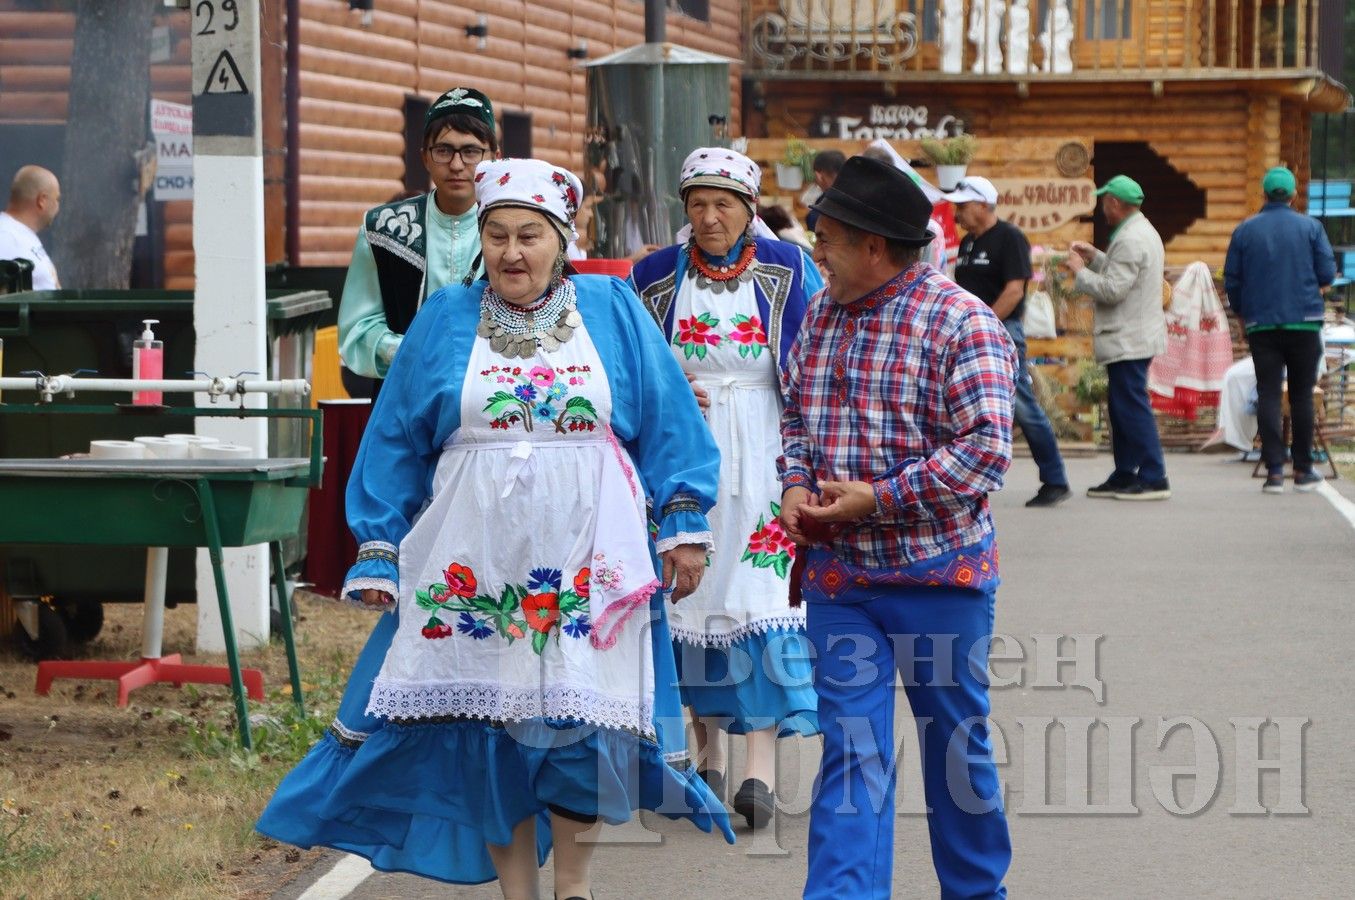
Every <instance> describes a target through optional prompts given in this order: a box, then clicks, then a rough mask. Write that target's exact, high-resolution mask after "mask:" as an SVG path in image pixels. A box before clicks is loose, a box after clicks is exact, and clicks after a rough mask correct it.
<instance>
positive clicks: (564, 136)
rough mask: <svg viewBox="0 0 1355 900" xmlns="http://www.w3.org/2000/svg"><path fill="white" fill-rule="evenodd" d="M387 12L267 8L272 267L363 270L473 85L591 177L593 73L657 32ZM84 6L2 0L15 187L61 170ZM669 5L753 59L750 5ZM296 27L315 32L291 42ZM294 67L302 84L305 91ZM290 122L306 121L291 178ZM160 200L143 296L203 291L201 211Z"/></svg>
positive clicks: (533, 15)
mask: <svg viewBox="0 0 1355 900" xmlns="http://www.w3.org/2000/svg"><path fill="white" fill-rule="evenodd" d="M370 5H372V6H373V7H374V8H373V9H372V10H371V11H370V21H369V22H367V24H364V16H363V12H362V11H361V10H350V8H349V7H350V4H349V2H348V0H262V2H261V7H262V9H261V12H260V20H261V29H262V31H263V35H262V44H263V59H262V69H263V71H262V76H263V83H264V92H265V93H264V96H263V122H264V123H265V124H264V128H265V131H264V160H265V162H264V165H265V180H266V187H265V190H266V194H267V196H266V203H265V209H266V220H267V240H266V249H267V259H268V260H269V262H270V263H278V262H284V261H286V262H289V263H291V264H292V265H299V266H346V265H347V264H348V258H349V255H350V253H351V251H352V249H353V240H354V237H355V236H356V234H357V228H358V225H359V224H360V222H361V219H362V214H363V212H364V211H365V210H366V209H368V208H369V207H371V206H374V205H376V204H378V203H384V202H386V201H388V200H390V199H391V198H392V197H393V196H395V195H397V194H399V193H401V192H403V191H405V190H411V189H414V190H418V189H423V188H425V187H426V185H427V179H426V175H425V173H424V171H423V168H422V165H421V163H420V162H419V159H418V153H417V147H418V140H419V136H420V134H421V130H422V117H423V112H424V110H425V109H426V108H427V104H428V103H429V102H431V100H432V99H434V98H435V97H437V95H438V94H440V93H442V92H443V91H444V90H447V89H448V88H450V87H452V86H455V85H457V84H468V85H472V86H475V87H478V88H480V89H482V90H484V91H485V93H487V94H488V95H489V96H490V98H491V99H492V100H493V101H494V105H495V110H496V113H497V114H498V118H499V125H500V134H501V139H502V141H503V143H504V144H505V149H506V151H507V152H508V153H510V154H512V155H515V156H523V155H534V156H538V157H541V158H543V159H547V160H550V161H551V162H554V163H557V164H562V165H567V166H570V167H573V168H574V169H576V170H579V169H581V168H582V163H583V149H584V138H585V131H586V118H585V117H586V109H585V102H586V93H585V76H584V70H583V69H582V68H581V66H580V63H582V62H585V61H587V60H588V59H598V58H600V57H602V56H604V55H606V54H608V53H611V52H612V51H614V50H618V49H622V48H625V47H629V46H632V45H634V44H638V43H642V42H643V41H644V33H645V32H644V4H643V3H642V2H639V0H531V2H528V0H484V2H451V0H374V2H373V3H372V4H370ZM71 6H72V4H70V3H69V2H59V0H53V2H42V0H0V170H3V171H0V177H3V178H5V179H8V177H9V176H10V175H11V174H12V173H13V171H14V170H15V169H17V168H18V167H19V166H20V165H22V164H24V163H29V162H34V163H39V164H42V165H45V166H47V167H49V168H52V169H53V170H55V171H57V172H58V174H60V172H59V169H60V165H61V157H62V141H63V137H64V130H65V124H66V99H67V93H66V92H67V88H68V86H69V83H70V60H71V54H72V38H73V35H74V32H75V19H74V14H73V13H72V12H70V9H71ZM668 7H669V12H668V15H667V21H666V32H667V38H668V40H669V41H671V42H673V43H677V44H682V45H684V46H688V47H693V48H696V49H698V50H705V51H708V52H711V53H716V54H720V55H723V56H726V57H729V58H731V59H738V58H739V57H740V55H741V54H740V49H739V48H740V41H739V29H740V21H741V8H740V5H739V4H738V3H736V2H735V0H670V2H669V3H668ZM289 16H292V17H294V24H295V26H296V28H295V29H294V30H295V32H296V33H297V34H298V36H299V40H298V41H297V42H296V46H295V47H291V48H289V47H288V44H287V35H288V33H289V28H288V17H289ZM156 19H157V25H158V28H157V34H156V36H155V41H156V43H155V44H153V47H155V52H154V53H153V56H152V59H153V60H155V61H154V62H153V63H152V66H151V73H150V78H151V95H152V96H153V97H155V98H158V99H162V100H168V101H172V102H176V103H188V102H190V97H189V95H190V84H189V79H190V45H189V34H188V33H189V12H188V11H185V10H177V9H172V8H168V9H165V10H164V11H162V12H160V13H158V14H157V17H156ZM478 26H484V30H485V32H486V33H485V35H484V36H483V38H480V37H479V36H476V35H473V34H468V33H467V28H468V27H474V28H477V29H478ZM482 41H483V46H481V42H482ZM289 62H292V63H293V65H294V69H295V76H296V77H295V78H294V79H291V80H289V79H288V77H287V73H288V64H289ZM293 88H294V89H295V90H296V109H297V115H296V117H295V121H294V122H291V123H289V122H288V121H287V115H286V113H287V98H288V91H289V90H290V89H293ZM739 89H740V80H739V71H738V66H737V65H735V66H732V67H731V79H730V90H731V91H732V92H733V99H732V102H731V108H732V110H733V111H734V115H733V118H734V121H732V122H731V123H730V126H731V130H732V131H733V132H734V133H736V134H737V133H738V128H739V123H738V111H739V109H740V102H739V97H738V92H739ZM289 127H291V128H295V134H294V135H293V136H292V137H293V142H292V146H293V147H295V151H294V152H295V158H294V159H292V160H290V164H291V166H290V169H289V160H288V154H289V142H288V136H289V135H288V129H289ZM411 134H413V135H414V137H413V141H412V142H411V139H410V135H411ZM289 171H290V172H294V173H295V178H294V179H289V178H288V173H289ZM289 181H294V183H290V184H289ZM289 199H291V200H293V201H294V204H293V205H294V207H295V209H294V213H293V214H292V215H288V211H287V206H288V200H289ZM154 205H155V206H156V207H157V208H156V210H155V212H156V213H157V215H156V216H152V220H153V221H158V222H160V223H162V247H163V250H162V255H161V256H160V261H161V264H162V272H163V277H162V278H160V279H158V280H156V281H154V282H149V283H145V284H144V285H143V286H163V287H167V288H188V287H191V286H192V283H193V244H192V203H191V201H189V200H177V201H170V202H164V203H156V204H154ZM289 224H290V225H291V226H292V230H291V233H289V232H288V225H289ZM57 264H58V266H59V265H60V260H57Z"/></svg>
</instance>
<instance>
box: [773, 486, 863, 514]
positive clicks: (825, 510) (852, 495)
mask: <svg viewBox="0 0 1355 900" xmlns="http://www.w3.org/2000/svg"><path fill="white" fill-rule="evenodd" d="M784 509H785V507H784V506H783V507H782V510H783V511H784ZM801 510H802V512H803V513H804V515H806V516H808V517H809V518H811V519H813V520H814V521H816V522H825V523H827V522H859V521H860V520H861V519H864V518H865V517H866V516H870V515H874V513H875V487H874V486H873V485H871V484H870V482H867V481H820V482H819V497H818V503H815V504H814V505H813V506H805V507H802V508H801Z"/></svg>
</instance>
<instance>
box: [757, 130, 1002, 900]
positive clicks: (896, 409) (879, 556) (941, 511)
mask: <svg viewBox="0 0 1355 900" xmlns="http://www.w3.org/2000/svg"><path fill="white" fill-rule="evenodd" d="M814 208H815V209H816V210H818V211H819V213H820V216H819V219H818V222H817V225H816V228H815V234H816V236H817V243H816V245H815V249H814V260H815V262H817V263H818V264H819V265H821V266H823V267H825V269H826V270H827V273H828V276H829V286H828V288H827V290H826V291H824V292H823V293H821V294H820V295H819V296H818V297H817V298H816V299H815V300H814V301H813V303H812V304H811V306H810V308H809V312H808V314H807V316H806V318H805V323H804V326H803V327H802V328H801V329H800V336H799V338H798V339H797V341H796V343H795V346H794V347H792V349H791V352H790V359H789V361H788V370H787V379H786V404H785V414H784V416H783V418H782V443H783V447H784V455H783V456H782V457H781V458H780V459H779V460H778V472H779V473H780V475H781V483H782V486H783V488H784V495H783V498H782V502H781V523H782V525H783V526H784V528H785V529H786V532H787V533H788V534H789V535H790V537H791V538H792V539H793V540H794V541H795V542H796V543H797V544H798V545H799V546H800V551H799V558H798V559H797V567H796V569H797V571H796V572H795V573H793V574H792V579H798V582H797V583H798V587H799V590H800V594H801V595H802V596H803V598H804V600H805V601H806V602H807V603H808V632H809V639H810V641H811V642H812V643H813V644H814V650H815V660H816V662H815V670H814V688H815V690H816V691H817V692H818V695H819V722H820V725H821V727H822V729H823V735H824V745H823V761H822V765H821V768H820V772H819V793H818V795H817V796H816V797H815V798H814V802H813V807H812V809H811V812H810V826H809V871H808V879H807V882H806V885H805V892H804V896H805V897H806V898H834V900H839V898H842V897H852V898H880V900H884V898H888V897H890V896H891V885H892V877H893V849H894V840H893V816H894V757H895V746H896V744H895V740H894V732H893V726H894V698H895V692H894V690H893V688H894V679H895V671H896V670H897V671H899V672H901V673H902V675H903V679H904V690H905V692H906V694H907V697H908V703H909V705H910V706H911V708H912V712H913V716H914V718H915V720H916V725H917V729H918V734H919V740H920V744H921V746H922V759H923V782H924V786H925V791H926V801H927V806H928V807H929V808H930V810H931V813H930V815H931V822H930V826H931V828H930V833H931V841H932V862H933V865H934V866H935V869H936V873H937V877H938V879H939V880H940V884H941V896H942V897H1004V896H1006V888H1005V887H1004V886H1003V883H1002V880H1003V876H1004V874H1005V873H1006V871H1007V867H1008V865H1009V863H1010V861H1011V842H1010V840H1009V838H1008V835H1007V822H1006V817H1005V815H1004V813H1003V810H1002V792H1001V788H1000V786H999V784H998V779H997V770H996V768H995V767H994V766H993V762H992V748H991V745H990V742H989V737H988V729H987V715H988V711H989V705H988V683H987V677H986V672H987V655H988V643H989V640H990V639H991V636H992V630H993V604H994V599H995V596H996V590H997V583H998V578H997V550H996V547H995V545H994V540H993V522H992V518H991V517H990V515H989V512H988V492H989V491H991V490H996V489H998V488H999V487H1001V485H1002V476H1003V473H1005V472H1006V470H1007V466H1008V465H1009V464H1010V462H1011V423H1012V394H1013V390H1014V382H1013V377H1014V374H1015V371H1016V359H1015V353H1014V349H1013V347H1012V344H1011V341H1010V340H1009V338H1008V337H1007V332H1006V330H1005V329H1004V328H1003V327H1002V323H1001V322H1000V321H999V320H998V318H997V317H996V316H995V315H993V313H992V311H991V310H990V309H989V308H988V307H987V306H986V305H985V304H984V303H983V302H982V301H980V300H979V299H978V298H976V297H974V296H973V295H971V294H968V293H966V292H965V291H963V290H961V289H960V288H959V287H958V286H956V285H955V284H954V283H953V282H952V281H950V280H949V279H947V278H946V277H945V276H944V275H942V274H941V273H939V272H938V271H936V270H935V269H934V268H932V267H931V266H929V265H927V264H925V263H922V262H919V261H918V260H919V255H920V252H921V248H922V247H923V246H925V245H926V243H927V242H928V240H929V239H930V236H929V235H928V234H927V231H926V226H927V219H928V218H929V216H930V214H931V204H930V203H929V202H928V201H927V199H926V197H925V196H924V195H923V193H922V191H921V189H920V188H918V187H917V186H916V185H915V184H914V183H913V182H912V181H911V180H910V179H909V178H908V177H907V176H906V175H904V174H903V173H902V172H899V171H898V170H896V169H894V168H893V167H892V166H889V165H887V164H884V163H880V162H877V161H876V160H873V159H867V158H864V157H853V158H852V159H849V160H848V161H847V163H846V165H845V166H844V167H843V169H842V172H841V173H840V174H839V175H838V179H837V181H836V182H835V183H834V185H833V186H832V187H831V188H830V189H829V190H828V191H827V192H825V194H824V195H823V197H822V198H821V199H820V200H819V201H818V202H817V203H816V204H814ZM795 590H796V586H795V585H793V586H792V592H793V593H792V596H794V591H795Z"/></svg>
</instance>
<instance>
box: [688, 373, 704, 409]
mask: <svg viewBox="0 0 1355 900" xmlns="http://www.w3.org/2000/svg"><path fill="white" fill-rule="evenodd" d="M687 383H688V384H690V385H691V386H692V396H693V397H695V398H696V405H697V406H699V407H701V412H702V413H704V412H705V411H706V410H708V409H710V391H708V390H706V389H705V388H703V387H701V385H699V384H697V383H696V376H695V375H693V374H691V373H690V372H688V373H687Z"/></svg>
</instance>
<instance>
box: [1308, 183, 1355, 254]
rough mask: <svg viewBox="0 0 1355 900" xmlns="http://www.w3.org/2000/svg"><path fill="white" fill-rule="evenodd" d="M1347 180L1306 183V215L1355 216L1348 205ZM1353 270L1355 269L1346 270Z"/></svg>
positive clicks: (1348, 185)
mask: <svg viewBox="0 0 1355 900" xmlns="http://www.w3.org/2000/svg"><path fill="white" fill-rule="evenodd" d="M1350 193H1351V183H1350V182H1349V181H1312V182H1309V184H1308V215H1310V216H1317V217H1319V218H1336V217H1340V216H1355V208H1352V207H1351V205H1350ZM1348 271H1352V272H1355V269H1352V270H1348Z"/></svg>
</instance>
